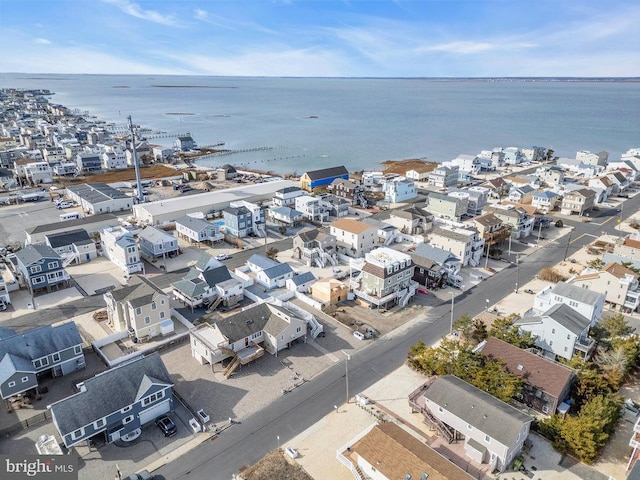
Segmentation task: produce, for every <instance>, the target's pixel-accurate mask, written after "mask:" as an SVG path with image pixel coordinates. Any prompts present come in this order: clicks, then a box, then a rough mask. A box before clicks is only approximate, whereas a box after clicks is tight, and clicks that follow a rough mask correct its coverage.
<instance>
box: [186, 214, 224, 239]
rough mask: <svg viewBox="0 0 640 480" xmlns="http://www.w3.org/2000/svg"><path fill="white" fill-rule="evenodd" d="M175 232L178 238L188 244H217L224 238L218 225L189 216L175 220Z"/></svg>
mask: <svg viewBox="0 0 640 480" xmlns="http://www.w3.org/2000/svg"><path fill="white" fill-rule="evenodd" d="M176 232H178V237H182V238H183V239H185V240H188V241H189V243H193V242H196V243H199V242H219V241H221V240H222V239H223V238H224V235H223V234H222V233H220V227H219V226H218V225H216V224H215V223H209V222H207V221H206V220H205V219H204V218H198V217H195V216H191V215H185V216H184V217H180V218H177V219H176Z"/></svg>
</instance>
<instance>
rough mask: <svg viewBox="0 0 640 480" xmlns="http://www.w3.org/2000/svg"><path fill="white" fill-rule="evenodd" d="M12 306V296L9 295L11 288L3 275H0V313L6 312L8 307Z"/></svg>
mask: <svg viewBox="0 0 640 480" xmlns="http://www.w3.org/2000/svg"><path fill="white" fill-rule="evenodd" d="M10 304H11V295H9V287H8V286H7V281H6V280H5V278H4V276H3V275H2V273H0V311H2V310H5V309H6V308H7V305H10Z"/></svg>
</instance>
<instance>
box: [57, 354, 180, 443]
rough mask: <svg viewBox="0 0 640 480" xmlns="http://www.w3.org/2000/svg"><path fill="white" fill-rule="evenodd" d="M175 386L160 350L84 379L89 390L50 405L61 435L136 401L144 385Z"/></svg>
mask: <svg viewBox="0 0 640 480" xmlns="http://www.w3.org/2000/svg"><path fill="white" fill-rule="evenodd" d="M151 383H159V384H163V385H173V382H172V381H171V377H170V376H169V372H168V371H167V368H166V367H165V366H164V363H162V359H161V358H160V355H158V354H157V353H154V354H151V355H148V356H146V357H141V358H139V359H137V360H134V361H132V362H130V363H127V364H124V365H122V366H119V367H116V368H113V369H111V370H107V371H106V372H103V373H101V374H98V375H96V376H95V377H93V378H90V379H89V380H86V381H85V382H84V386H85V388H86V390H85V391H84V392H80V393H77V394H75V395H72V396H70V397H67V398H65V399H62V400H60V401H59V402H56V403H54V404H53V405H51V413H52V414H53V416H54V417H55V421H56V424H57V425H58V428H59V429H60V433H61V434H63V435H64V434H68V433H70V432H73V431H75V430H77V429H78V428H80V427H84V426H85V425H88V424H90V423H93V422H94V421H96V420H97V419H100V418H103V417H105V416H107V415H109V414H111V413H114V412H117V411H119V410H121V409H123V408H124V407H127V406H129V405H131V404H133V403H134V402H135V401H136V400H137V399H139V398H140V397H141V395H143V393H144V392H142V393H141V392H140V390H141V388H140V387H141V386H142V385H146V386H147V388H148V386H150V385H151Z"/></svg>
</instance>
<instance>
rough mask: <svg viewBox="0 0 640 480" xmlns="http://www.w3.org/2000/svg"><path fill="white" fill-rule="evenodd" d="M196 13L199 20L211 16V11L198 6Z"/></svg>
mask: <svg viewBox="0 0 640 480" xmlns="http://www.w3.org/2000/svg"><path fill="white" fill-rule="evenodd" d="M194 15H195V16H196V18H197V19H198V20H206V19H207V18H208V17H209V13H208V12H207V11H205V10H202V9H200V8H196V10H195V12H194Z"/></svg>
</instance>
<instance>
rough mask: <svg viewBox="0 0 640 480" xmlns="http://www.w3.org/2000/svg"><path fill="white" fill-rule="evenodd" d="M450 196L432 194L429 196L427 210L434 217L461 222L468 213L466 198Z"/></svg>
mask: <svg viewBox="0 0 640 480" xmlns="http://www.w3.org/2000/svg"><path fill="white" fill-rule="evenodd" d="M456 195H457V196H450V195H447V194H444V193H438V192H431V193H429V195H427V201H426V204H425V208H426V209H427V210H428V211H429V213H431V214H432V215H433V216H434V217H438V218H443V219H445V220H452V221H455V222H459V221H460V219H461V218H462V216H463V215H465V214H466V213H467V203H468V200H467V201H465V199H464V198H462V197H461V196H459V195H460V194H459V193H456Z"/></svg>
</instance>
